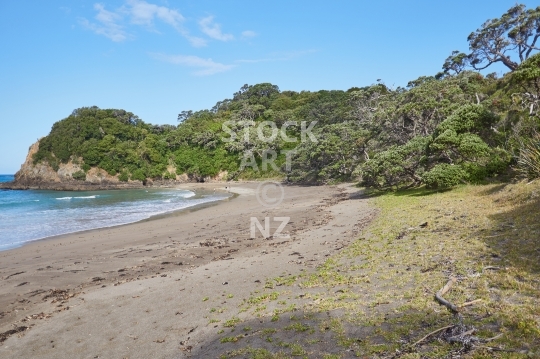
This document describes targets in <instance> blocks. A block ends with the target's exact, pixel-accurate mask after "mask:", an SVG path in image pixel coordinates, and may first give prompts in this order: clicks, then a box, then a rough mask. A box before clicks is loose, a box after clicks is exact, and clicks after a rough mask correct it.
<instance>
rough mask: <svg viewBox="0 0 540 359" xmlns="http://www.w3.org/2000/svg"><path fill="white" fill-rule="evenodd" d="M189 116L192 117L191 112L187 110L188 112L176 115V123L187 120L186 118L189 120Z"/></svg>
mask: <svg viewBox="0 0 540 359" xmlns="http://www.w3.org/2000/svg"><path fill="white" fill-rule="evenodd" d="M191 116H193V111H191V110H189V111H182V112H180V113H179V114H178V122H184V121H185V120H187V119H188V118H190V117H191Z"/></svg>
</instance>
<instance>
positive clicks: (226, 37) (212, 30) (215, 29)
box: [199, 16, 234, 41]
mask: <svg viewBox="0 0 540 359" xmlns="http://www.w3.org/2000/svg"><path fill="white" fill-rule="evenodd" d="M199 25H200V26H201V31H202V32H203V33H205V34H206V35H208V36H209V37H211V38H212V39H216V40H220V41H230V40H234V36H233V35H231V34H224V33H223V32H221V25H220V24H215V23H214V17H213V16H208V17H205V18H203V19H201V21H199Z"/></svg>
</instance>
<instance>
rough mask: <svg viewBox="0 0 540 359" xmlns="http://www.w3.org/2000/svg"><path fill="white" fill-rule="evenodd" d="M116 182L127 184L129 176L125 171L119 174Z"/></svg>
mask: <svg viewBox="0 0 540 359" xmlns="http://www.w3.org/2000/svg"><path fill="white" fill-rule="evenodd" d="M118 180H119V181H122V182H127V181H128V180H129V174H128V173H127V171H125V170H124V171H122V172H120V174H119V175H118Z"/></svg>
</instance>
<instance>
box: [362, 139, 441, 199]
mask: <svg viewBox="0 0 540 359" xmlns="http://www.w3.org/2000/svg"><path fill="white" fill-rule="evenodd" d="M430 140H431V138H429V137H416V138H414V139H412V140H411V141H409V142H407V143H406V144H405V145H401V146H391V147H390V148H389V149H387V150H385V151H383V152H380V153H378V154H376V155H375V156H374V157H373V158H372V159H371V160H369V161H366V162H365V163H364V165H363V166H362V168H361V173H362V180H363V184H364V185H366V186H369V187H375V188H384V189H386V188H393V187H409V186H414V185H418V184H420V182H421V180H422V177H421V174H422V169H423V167H422V165H423V164H424V162H425V161H426V150H427V146H428V144H429V142H430Z"/></svg>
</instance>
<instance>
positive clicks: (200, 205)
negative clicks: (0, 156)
mask: <svg viewBox="0 0 540 359" xmlns="http://www.w3.org/2000/svg"><path fill="white" fill-rule="evenodd" d="M181 186H182V185H178V186H175V187H167V188H170V189H174V188H179V189H184V188H182V187H181ZM123 189H142V188H122V189H120V188H117V189H111V190H123ZM9 190H11V189H9ZM28 190H30V191H33V190H34V189H28ZM193 190H194V189H193ZM14 191H18V190H14ZM237 196H238V194H234V193H233V195H232V196H230V197H224V198H222V199H216V200H214V201H210V202H203V203H196V204H194V205H190V206H188V207H184V208H179V209H175V210H172V211H165V212H162V213H157V214H152V215H150V216H149V217H147V218H143V219H139V220H136V221H133V222H126V223H121V224H113V225H110V226H103V227H96V228H91V229H83V230H78V231H73V232H67V233H62V234H55V235H52V236H47V237H41V238H36V239H30V240H27V241H24V242H22V243H21V244H19V245H15V246H10V247H8V248H6V249H2V246H0V253H3V252H6V251H10V250H13V249H17V248H22V247H24V246H26V245H29V244H31V243H35V242H39V241H46V240H51V239H56V238H62V237H65V236H71V235H77V234H85V233H89V232H92V231H98V230H102V229H107V228H116V227H122V226H129V225H132V224H136V223H141V222H147V221H153V220H156V219H160V218H167V217H172V216H177V215H181V214H182V213H183V212H186V213H189V212H192V211H197V210H201V209H204V208H206V207H210V206H215V205H218V204H219V203H220V202H222V201H226V200H227V201H228V200H231V199H233V198H236V197H237Z"/></svg>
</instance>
